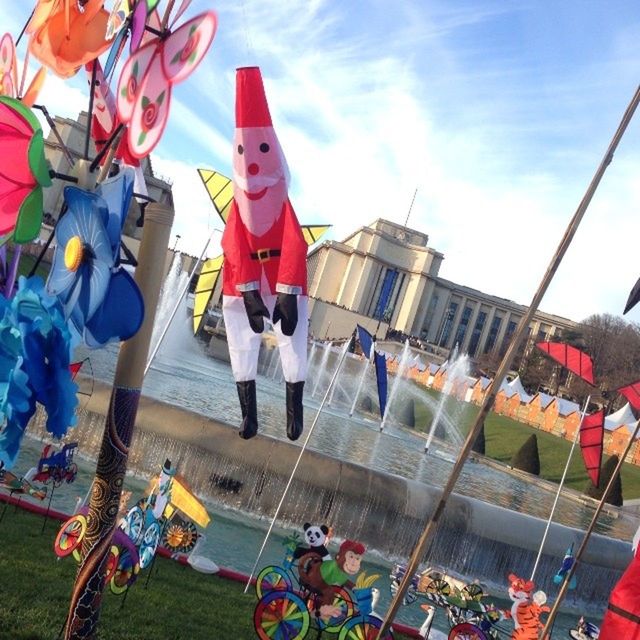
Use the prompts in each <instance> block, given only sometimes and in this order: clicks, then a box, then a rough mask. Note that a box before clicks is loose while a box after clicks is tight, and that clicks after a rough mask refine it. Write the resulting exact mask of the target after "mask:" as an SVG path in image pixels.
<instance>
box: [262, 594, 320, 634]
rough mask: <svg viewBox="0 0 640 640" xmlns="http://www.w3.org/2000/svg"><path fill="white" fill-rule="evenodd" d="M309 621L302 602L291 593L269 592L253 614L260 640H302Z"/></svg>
mask: <svg viewBox="0 0 640 640" xmlns="http://www.w3.org/2000/svg"><path fill="white" fill-rule="evenodd" d="M310 621H311V616H310V615H309V611H308V609H307V607H306V605H305V603H304V601H303V600H302V598H300V596H298V595H296V594H295V593H293V592H291V591H270V592H269V593H267V594H266V595H265V596H264V597H263V598H261V599H260V601H259V602H258V604H257V605H256V608H255V611H254V614H253V624H254V627H255V630H256V633H257V634H258V638H260V640H303V638H305V637H306V635H307V631H308V630H309V624H310Z"/></svg>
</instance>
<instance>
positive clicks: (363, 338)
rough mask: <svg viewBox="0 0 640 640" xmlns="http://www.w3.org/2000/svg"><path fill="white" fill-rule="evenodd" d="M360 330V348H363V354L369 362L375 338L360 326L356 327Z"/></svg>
mask: <svg viewBox="0 0 640 640" xmlns="http://www.w3.org/2000/svg"><path fill="white" fill-rule="evenodd" d="M356 326H357V328H358V340H360V347H361V348H362V352H363V353H364V356H365V358H366V359H367V360H370V359H371V347H372V345H373V337H372V335H371V334H370V333H369V332H368V331H367V330H366V329H365V328H364V327H361V326H360V325H359V324H358V325H356Z"/></svg>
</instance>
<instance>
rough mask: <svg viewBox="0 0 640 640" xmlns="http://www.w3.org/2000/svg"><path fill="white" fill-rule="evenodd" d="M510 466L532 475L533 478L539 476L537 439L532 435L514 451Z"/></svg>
mask: <svg viewBox="0 0 640 640" xmlns="http://www.w3.org/2000/svg"><path fill="white" fill-rule="evenodd" d="M511 466H512V467H513V468H514V469H520V471H526V472H527V473H532V474H533V475H535V476H539V475H540V455H539V454H538V437H537V436H536V434H535V433H534V434H533V435H532V436H530V437H529V439H528V440H526V441H525V443H524V444H523V445H522V446H521V447H520V449H518V451H516V453H515V455H514V456H513V458H511Z"/></svg>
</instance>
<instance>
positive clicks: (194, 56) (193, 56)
mask: <svg viewBox="0 0 640 640" xmlns="http://www.w3.org/2000/svg"><path fill="white" fill-rule="evenodd" d="M197 54H198V51H197V50H196V51H194V52H193V53H192V54H191V55H190V56H189V60H188V61H187V62H188V63H189V64H193V63H194V62H195V59H196V56H197Z"/></svg>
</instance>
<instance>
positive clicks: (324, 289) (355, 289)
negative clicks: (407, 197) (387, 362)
mask: <svg viewBox="0 0 640 640" xmlns="http://www.w3.org/2000/svg"><path fill="white" fill-rule="evenodd" d="M428 241H429V236H428V235H426V234H425V233H422V232H420V231H416V230H413V229H408V228H406V227H403V226H402V225H399V224H396V223H394V222H390V221H388V220H382V219H377V220H375V221H374V222H372V223H371V224H370V225H367V226H365V227H361V228H360V229H358V230H357V231H355V232H354V233H352V234H351V235H350V236H348V237H347V238H345V239H344V240H343V241H342V242H336V241H327V242H324V243H322V244H321V245H319V246H318V247H316V248H315V249H313V250H312V251H311V252H310V254H309V257H308V278H309V296H310V297H312V298H316V299H319V300H323V301H325V302H327V303H331V304H333V305H335V306H336V314H339V308H344V309H346V310H348V311H351V312H355V313H357V314H360V315H361V316H363V317H366V318H371V319H372V320H373V321H377V322H384V323H388V326H389V328H390V329H393V330H396V331H399V332H401V333H403V334H407V335H411V336H415V337H417V338H419V339H421V340H423V341H424V342H425V343H426V344H427V345H432V346H435V347H437V348H440V349H441V350H444V351H449V350H451V349H453V348H454V346H456V345H457V347H458V349H459V350H460V351H462V352H464V353H467V354H468V355H469V356H471V357H473V358H478V357H480V356H481V355H483V354H489V353H491V352H493V351H495V350H502V349H504V348H505V347H506V345H507V344H508V343H509V341H510V339H511V337H512V335H513V333H514V332H515V330H516V327H517V326H518V323H519V322H520V320H521V318H522V317H523V315H524V314H525V312H526V310H527V307H525V306H523V305H520V304H517V303H515V302H513V301H511V300H507V299H504V298H499V297H497V296H493V295H491V294H487V293H483V292H481V291H477V290H475V289H471V288H469V287H465V286H464V285H459V284H456V283H454V282H451V281H449V280H446V279H444V278H442V277H440V275H439V272H440V267H441V265H442V261H443V260H444V255H443V254H442V253H440V252H439V251H436V250H435V249H433V248H431V247H430V246H428ZM575 326H576V323H575V322H573V321H572V320H569V319H567V318H562V317H560V316H555V315H552V314H548V313H544V312H542V311H537V312H536V313H535V314H534V317H533V319H532V321H531V324H530V327H529V332H530V335H532V336H534V337H535V338H536V339H540V340H544V339H550V338H556V339H558V338H559V337H560V335H561V334H562V331H564V330H567V329H572V328H574V327H575Z"/></svg>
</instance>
